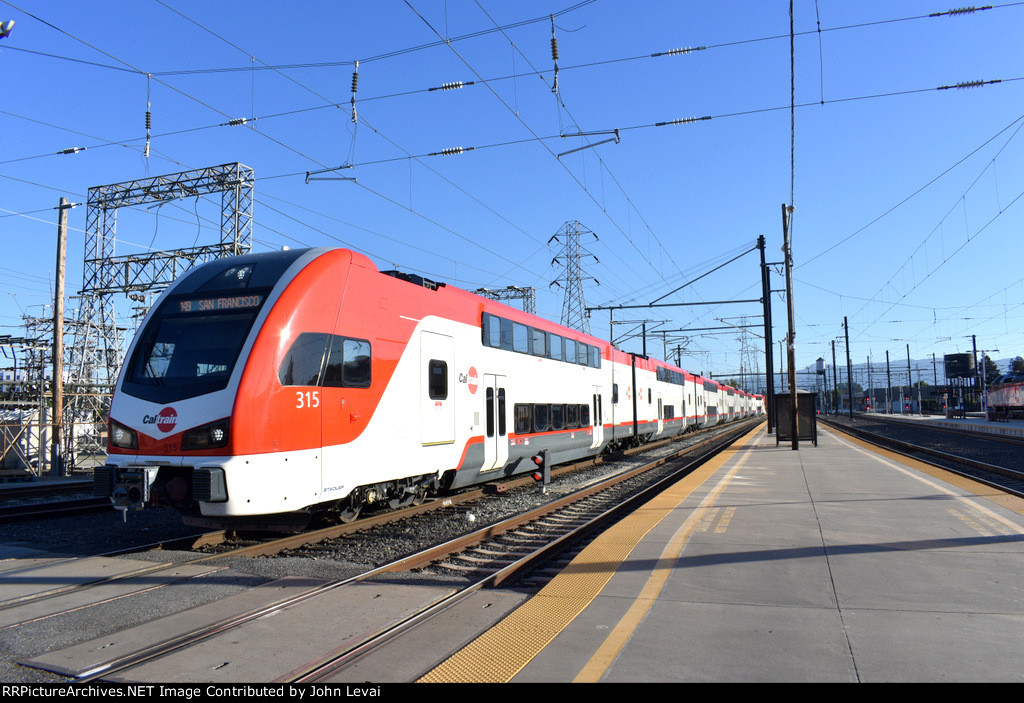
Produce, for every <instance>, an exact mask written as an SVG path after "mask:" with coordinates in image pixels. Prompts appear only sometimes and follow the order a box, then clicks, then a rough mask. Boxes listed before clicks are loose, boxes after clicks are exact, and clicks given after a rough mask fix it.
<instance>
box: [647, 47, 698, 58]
mask: <svg viewBox="0 0 1024 703" xmlns="http://www.w3.org/2000/svg"><path fill="white" fill-rule="evenodd" d="M705 49H707V47H706V46H687V47H685V48H682V49H671V50H669V51H659V52H658V53H656V54H651V58H656V57H658V56H678V55H680V54H691V53H693V52H694V51H704V50H705Z"/></svg>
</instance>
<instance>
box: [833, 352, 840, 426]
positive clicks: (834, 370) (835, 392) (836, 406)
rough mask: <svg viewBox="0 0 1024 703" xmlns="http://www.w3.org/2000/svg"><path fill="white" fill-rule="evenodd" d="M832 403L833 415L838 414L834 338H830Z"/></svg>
mask: <svg viewBox="0 0 1024 703" xmlns="http://www.w3.org/2000/svg"><path fill="white" fill-rule="evenodd" d="M832 395H833V398H832V400H834V401H835V402H834V403H833V405H832V412H833V414H834V415H838V414H839V379H838V378H837V377H836V340H834V339H833V340H832Z"/></svg>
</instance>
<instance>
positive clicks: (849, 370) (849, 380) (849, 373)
mask: <svg viewBox="0 0 1024 703" xmlns="http://www.w3.org/2000/svg"><path fill="white" fill-rule="evenodd" d="M843 332H844V333H845V334H846V387H847V389H848V390H849V392H850V419H851V420H852V419H853V365H852V364H851V363H850V326H849V325H848V324H847V323H846V316H845V315H844V316H843Z"/></svg>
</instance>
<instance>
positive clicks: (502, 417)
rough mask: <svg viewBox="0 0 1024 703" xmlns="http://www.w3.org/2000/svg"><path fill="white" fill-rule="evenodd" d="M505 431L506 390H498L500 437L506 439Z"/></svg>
mask: <svg viewBox="0 0 1024 703" xmlns="http://www.w3.org/2000/svg"><path fill="white" fill-rule="evenodd" d="M505 434H506V431H505V389H504V388H499V389H498V436H499V437H504V436H505Z"/></svg>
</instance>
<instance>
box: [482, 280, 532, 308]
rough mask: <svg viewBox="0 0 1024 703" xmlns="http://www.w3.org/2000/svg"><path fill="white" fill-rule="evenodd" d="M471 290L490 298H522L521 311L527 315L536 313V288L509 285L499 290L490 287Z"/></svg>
mask: <svg viewBox="0 0 1024 703" xmlns="http://www.w3.org/2000/svg"><path fill="white" fill-rule="evenodd" d="M473 292H474V293H476V294H477V295H482V296H483V297H485V298H490V299H491V300H522V301H523V312H525V313H527V314H529V315H536V314H537V289H536V288H520V287H519V286H509V287H508V288H502V289H500V290H494V289H492V288H477V289H476V290H475V291H473Z"/></svg>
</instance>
